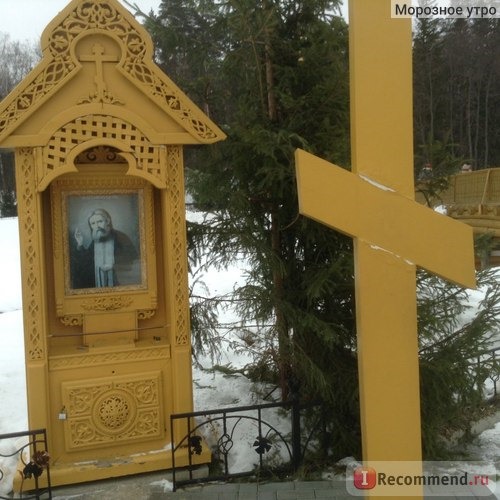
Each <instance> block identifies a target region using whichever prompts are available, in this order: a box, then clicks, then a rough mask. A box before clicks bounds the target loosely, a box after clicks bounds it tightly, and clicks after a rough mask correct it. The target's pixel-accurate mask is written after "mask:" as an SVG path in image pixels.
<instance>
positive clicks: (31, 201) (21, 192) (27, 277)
mask: <svg viewBox="0 0 500 500" xmlns="http://www.w3.org/2000/svg"><path fill="white" fill-rule="evenodd" d="M16 167H17V189H18V196H17V199H18V209H19V214H20V218H19V220H20V221H21V224H22V228H21V231H20V236H21V252H22V261H23V267H24V273H23V281H24V283H23V305H24V307H23V310H24V324H25V339H26V340H25V342H26V356H27V359H28V360H30V361H33V360H42V359H45V357H46V340H45V335H44V331H43V326H44V324H45V323H44V316H45V315H44V311H43V304H44V300H43V292H42V290H43V286H42V283H41V280H42V272H41V266H42V264H43V258H42V256H41V255H40V245H39V242H40V241H41V214H40V213H39V210H40V206H39V203H38V197H39V195H38V194H37V192H36V165H35V151H34V150H33V149H31V148H20V149H17V150H16Z"/></svg>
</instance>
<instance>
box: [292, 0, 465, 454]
mask: <svg viewBox="0 0 500 500" xmlns="http://www.w3.org/2000/svg"><path fill="white" fill-rule="evenodd" d="M390 6H391V0H350V2H349V25H350V35H349V36H350V39H349V43H350V75H351V139H352V165H353V170H352V173H351V172H348V171H346V170H344V169H341V168H339V167H337V166H335V165H332V164H331V163H328V162H326V161H324V160H321V159H319V158H317V157H315V156H313V155H310V154H308V153H306V152H304V151H301V150H298V151H297V153H296V166H297V178H298V188H299V204H300V212H301V213H302V214H304V215H306V216H309V217H311V218H313V219H316V220H318V221H320V222H322V223H324V224H326V225H327V226H329V227H331V228H334V229H337V230H339V231H341V232H344V233H346V234H348V235H350V236H352V237H353V238H354V243H355V246H354V250H355V270H356V271H355V274H356V278H355V285H356V310H357V317H356V321H357V335H358V364H359V385H360V405H361V425H362V446H363V460H364V461H365V462H374V461H417V462H420V461H421V459H422V454H421V434H420V397H419V369H418V343H417V314H416V284H415V277H416V276H415V272H416V266H421V267H423V268H425V269H427V270H429V271H431V272H432V273H435V274H438V275H440V276H442V277H444V278H446V279H449V280H451V281H453V282H456V283H458V284H461V285H463V286H468V287H474V286H475V273H474V254H473V244H472V229H471V228H470V227H468V226H465V225H464V224H461V223H459V222H456V221H454V220H452V219H450V218H448V217H446V216H444V215H440V214H437V213H435V212H433V211H432V210H430V209H428V208H426V207H423V206H421V205H419V204H417V203H416V202H415V201H414V185H413V139H412V137H413V134H412V65H411V57H412V53H411V47H412V43H411V24H410V21H409V20H407V19H391V15H390Z"/></svg>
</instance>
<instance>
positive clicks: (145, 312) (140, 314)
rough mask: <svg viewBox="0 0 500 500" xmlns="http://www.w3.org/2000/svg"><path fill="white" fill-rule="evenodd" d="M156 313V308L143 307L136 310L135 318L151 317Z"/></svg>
mask: <svg viewBox="0 0 500 500" xmlns="http://www.w3.org/2000/svg"><path fill="white" fill-rule="evenodd" d="M155 314H156V309H143V310H141V311H137V319H151V318H152V317H153V316H154V315H155Z"/></svg>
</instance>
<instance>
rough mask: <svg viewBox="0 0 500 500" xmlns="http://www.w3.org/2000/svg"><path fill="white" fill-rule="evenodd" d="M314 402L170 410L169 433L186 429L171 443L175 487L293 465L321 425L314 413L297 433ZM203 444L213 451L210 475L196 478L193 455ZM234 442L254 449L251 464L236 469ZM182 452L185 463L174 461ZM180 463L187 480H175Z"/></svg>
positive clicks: (290, 469)
mask: <svg viewBox="0 0 500 500" xmlns="http://www.w3.org/2000/svg"><path fill="white" fill-rule="evenodd" d="M318 407H319V405H316V404H310V405H301V404H299V403H298V402H297V401H288V402H282V403H269V404H261V405H251V406H240V407H231V408H222V409H217V410H209V411H198V412H191V413H179V414H174V415H171V416H170V432H171V436H175V435H176V434H175V431H176V430H177V432H178V433H179V431H178V429H176V426H177V427H179V426H181V427H182V426H183V427H182V428H183V429H186V431H185V435H184V437H182V438H181V439H178V440H177V441H176V442H174V443H173V444H172V478H173V490H174V491H176V489H177V488H178V487H180V486H184V485H187V484H195V483H200V482H209V481H228V480H230V479H232V478H238V477H250V476H254V477H257V478H261V477H265V476H267V475H279V474H282V473H286V472H293V471H295V470H297V468H298V467H299V466H300V464H301V463H302V460H303V457H304V453H305V450H306V449H307V447H308V445H309V443H310V442H311V439H312V436H313V434H314V432H315V431H318V430H319V429H320V428H321V426H320V425H319V424H320V419H321V412H316V414H317V418H316V420H317V422H316V423H315V424H314V425H312V427H311V431H310V433H309V436H307V437H305V439H304V437H303V436H302V435H301V418H302V414H301V412H302V411H303V410H305V409H306V408H318ZM277 413H279V414H280V415H279V419H278V418H276V415H277ZM283 413H288V417H289V418H284V415H283ZM273 420H274V421H275V422H273ZM278 421H279V423H278ZM279 426H281V427H283V426H285V428H279ZM180 434H181V435H182V432H181V433H180ZM203 446H207V447H208V450H206V451H210V452H211V453H212V462H211V466H210V469H211V470H210V471H209V475H208V477H203V478H195V477H194V472H195V470H196V469H197V465H196V464H195V460H194V456H195V455H201V454H202V452H203ZM237 447H239V448H240V451H242V450H241V448H242V447H243V452H248V448H253V451H254V452H255V453H256V455H255V457H256V463H255V464H254V468H253V469H251V470H234V467H233V463H234V461H233V463H232V462H231V458H232V457H234V456H235V455H237V454H238V453H237V452H235V448H237ZM180 452H184V453H186V452H187V456H188V465H187V467H186V466H185V465H181V466H180V467H179V466H178V465H177V463H178V462H177V455H178V454H179V453H180ZM179 468H182V469H186V471H187V477H188V478H187V479H184V480H179V479H178V474H177V473H178V469H179Z"/></svg>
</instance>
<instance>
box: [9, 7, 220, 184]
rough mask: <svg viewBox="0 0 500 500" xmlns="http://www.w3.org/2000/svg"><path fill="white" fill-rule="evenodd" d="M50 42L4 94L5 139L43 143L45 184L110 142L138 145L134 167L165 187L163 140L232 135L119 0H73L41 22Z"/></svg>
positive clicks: (128, 149)
mask: <svg viewBox="0 0 500 500" xmlns="http://www.w3.org/2000/svg"><path fill="white" fill-rule="evenodd" d="M42 52H43V58H42V60H41V62H40V63H39V64H38V66H37V67H36V68H35V69H34V70H33V71H32V72H31V73H30V74H29V75H28V76H27V77H26V78H25V79H24V80H23V81H22V82H21V83H20V84H19V85H18V86H17V88H16V89H14V90H13V91H12V92H11V94H10V95H9V96H8V97H7V98H6V99H5V100H4V101H3V102H2V103H1V104H0V147H20V146H22V147H26V146H28V147H40V148H43V149H42V150H41V151H39V153H38V154H42V155H43V160H44V161H43V165H44V169H45V171H44V172H39V173H38V178H39V184H38V186H37V187H38V190H40V191H42V190H44V189H45V188H46V187H47V186H48V185H49V183H50V182H51V181H52V180H53V179H54V178H56V177H58V176H59V175H61V174H62V173H66V172H70V171H72V170H73V169H74V167H73V161H74V159H75V158H76V157H77V156H78V155H79V154H80V153H82V151H84V150H86V149H88V148H89V147H93V146H97V145H102V144H106V145H108V146H111V147H113V148H115V149H116V150H119V151H122V152H123V153H125V154H126V153H130V154H131V155H132V156H133V157H134V160H133V161H129V165H130V168H131V169H132V170H133V169H136V170H137V172H134V173H136V174H138V175H139V176H141V177H144V178H147V179H148V180H149V181H150V182H152V183H153V184H155V185H156V186H157V187H164V185H165V179H166V178H165V173H164V172H162V167H161V165H162V163H163V164H164V163H165V162H164V161H163V160H164V158H163V155H165V151H164V148H163V147H162V146H163V145H168V144H177V145H180V144H201V143H212V142H216V141H219V140H221V139H223V138H224V134H223V133H222V132H221V131H220V129H219V128H218V127H217V126H216V125H215V124H214V123H213V122H212V121H211V120H210V119H208V118H207V117H206V116H205V114H204V113H203V112H202V111H201V110H200V109H199V108H198V107H197V106H196V105H195V104H194V103H193V102H192V101H190V100H189V98H188V97H187V96H186V95H185V94H184V93H183V92H182V91H181V90H180V89H179V88H178V87H177V86H176V85H175V84H174V83H173V82H172V81H171V80H170V79H169V78H168V77H167V76H166V75H165V74H164V73H163V72H162V71H161V70H160V69H159V68H158V67H157V66H156V65H155V64H154V62H153V46H152V42H151V39H150V37H149V35H148V34H147V32H146V31H145V30H144V28H143V27H142V26H141V25H140V24H139V23H138V22H137V21H136V20H135V18H134V17H133V16H132V15H131V14H130V13H129V12H128V11H127V10H126V9H125V8H123V7H122V6H121V5H120V4H119V3H118V1H116V0H74V1H72V2H71V3H69V4H68V6H67V7H66V8H65V9H64V10H63V11H61V12H60V13H59V15H58V16H57V17H55V18H54V20H53V21H52V22H51V23H50V24H49V25H48V26H47V28H46V29H45V31H44V32H43V35H42ZM129 173H132V172H129Z"/></svg>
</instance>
